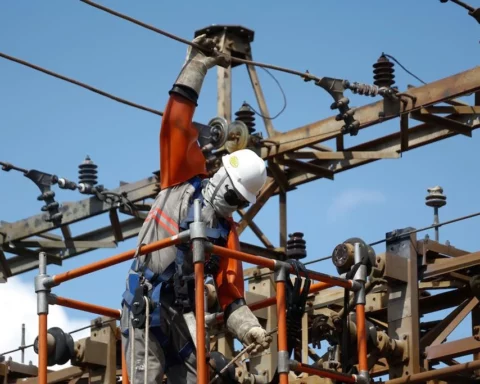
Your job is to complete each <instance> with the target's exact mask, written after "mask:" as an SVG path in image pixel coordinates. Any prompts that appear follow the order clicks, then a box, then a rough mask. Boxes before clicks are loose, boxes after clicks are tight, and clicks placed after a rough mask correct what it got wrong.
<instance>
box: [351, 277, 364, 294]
mask: <svg viewBox="0 0 480 384" xmlns="http://www.w3.org/2000/svg"><path fill="white" fill-rule="evenodd" d="M363 286H364V285H363V284H362V283H361V282H359V281H355V280H352V288H350V289H351V290H352V291H353V292H358V291H360V290H361V289H362V287H363Z"/></svg>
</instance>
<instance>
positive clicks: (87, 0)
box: [80, 0, 321, 81]
mask: <svg viewBox="0 0 480 384" xmlns="http://www.w3.org/2000/svg"><path fill="white" fill-rule="evenodd" d="M80 1H81V2H82V3H85V4H88V5H90V6H92V7H94V8H97V9H100V10H102V11H104V12H107V13H110V14H111V15H114V16H117V17H119V18H121V19H124V20H127V21H130V22H131V23H134V24H137V25H139V26H141V27H143V28H146V29H149V30H150V31H153V32H156V33H158V34H160V35H163V36H166V37H169V38H170V39H173V40H176V41H179V42H181V43H183V44H187V45H190V46H191V47H194V48H196V49H198V50H200V51H203V52H211V50H209V49H207V48H205V47H203V46H201V45H198V44H195V43H193V42H191V41H189V40H187V39H184V38H182V37H179V36H177V35H174V34H173V33H169V32H167V31H164V30H163V29H160V28H157V27H154V26H153V25H149V24H147V23H144V22H143V21H140V20H137V19H134V18H133V17H130V16H128V15H125V14H123V13H120V12H117V11H115V10H113V9H111V8H107V7H104V6H103V5H100V4H97V3H94V2H93V1H90V0H80ZM230 60H231V61H233V62H237V63H242V64H247V65H254V66H256V67H263V68H269V69H273V70H275V71H280V72H286V73H290V74H292V75H297V76H300V77H302V78H303V79H304V80H314V81H320V80H321V78H319V77H317V76H314V75H312V74H310V73H309V72H300V71H295V70H293V69H289V68H284V67H280V66H277V65H272V64H265V63H259V62H257V61H251V60H245V59H240V58H238V57H230Z"/></svg>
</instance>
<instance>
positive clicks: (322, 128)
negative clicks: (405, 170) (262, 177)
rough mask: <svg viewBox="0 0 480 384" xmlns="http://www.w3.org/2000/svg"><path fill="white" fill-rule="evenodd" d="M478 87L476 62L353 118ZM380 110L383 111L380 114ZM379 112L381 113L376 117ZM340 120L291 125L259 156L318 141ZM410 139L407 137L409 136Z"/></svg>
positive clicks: (368, 118)
mask: <svg viewBox="0 0 480 384" xmlns="http://www.w3.org/2000/svg"><path fill="white" fill-rule="evenodd" d="M477 90H480V66H477V67H475V68H472V69H470V70H467V71H464V72H461V73H458V74H456V75H453V76H450V77H446V78H444V79H441V80H438V81H435V82H432V83H429V84H427V85H424V86H421V87H418V88H412V89H409V90H408V91H407V92H406V93H407V94H409V95H410V96H412V97H413V98H414V99H415V101H413V99H411V98H409V97H405V100H406V103H407V104H406V105H405V106H404V107H403V108H401V107H400V104H402V103H399V106H398V108H396V110H394V111H393V112H391V113H388V110H389V109H395V108H392V107H391V105H390V106H389V105H388V103H389V101H388V100H380V101H378V102H376V103H372V104H369V105H366V106H363V107H359V108H357V109H356V110H355V119H356V120H357V121H359V123H360V127H361V128H366V127H369V126H371V125H374V124H377V123H380V122H383V121H386V120H390V119H393V118H395V117H398V116H399V115H400V113H406V112H412V111H414V110H417V109H420V108H421V107H424V106H429V105H433V104H437V103H440V102H442V101H445V100H449V99H453V98H455V97H459V96H462V95H465V94H469V93H472V92H475V91H477ZM382 114H383V115H382ZM380 116H381V117H380ZM342 126H343V121H336V120H335V117H334V116H332V117H329V118H327V119H324V120H320V121H317V122H314V123H311V124H307V125H305V126H302V127H299V128H296V129H293V130H291V131H288V132H286V133H283V134H280V135H275V136H273V137H271V139H272V140H274V141H276V142H278V143H279V144H278V145H275V146H269V147H266V148H263V149H262V157H264V158H267V157H271V156H275V155H279V154H282V153H286V152H290V151H294V150H297V149H299V148H302V147H306V146H309V145H312V144H316V143H320V142H322V141H327V140H330V139H333V138H335V137H337V136H339V135H342V132H341V128H342ZM409 141H410V140H409Z"/></svg>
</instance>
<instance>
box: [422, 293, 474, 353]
mask: <svg viewBox="0 0 480 384" xmlns="http://www.w3.org/2000/svg"><path fill="white" fill-rule="evenodd" d="M477 305H478V299H477V298H476V297H474V298H473V299H468V300H465V302H463V303H462V304H461V305H459V306H458V307H457V308H455V309H454V310H453V311H452V312H451V313H450V314H449V315H448V316H447V317H445V318H444V319H443V320H442V321H441V322H440V323H438V324H437V325H436V326H435V327H433V328H432V329H431V330H430V331H429V332H428V333H427V334H426V335H425V336H423V337H422V338H421V339H420V349H421V350H423V349H424V348H425V347H427V346H435V345H439V344H440V343H442V342H443V341H444V340H445V339H446V338H447V337H448V335H450V334H451V333H452V332H453V331H454V330H455V328H457V326H458V325H459V324H460V323H461V322H462V321H463V320H464V319H465V317H466V316H467V315H468V314H469V313H470V312H471V311H472V309H473V308H475V307H476V306H477Z"/></svg>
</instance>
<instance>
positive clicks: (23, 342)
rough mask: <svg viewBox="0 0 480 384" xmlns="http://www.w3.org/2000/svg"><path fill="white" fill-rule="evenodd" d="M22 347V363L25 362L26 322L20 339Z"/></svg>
mask: <svg viewBox="0 0 480 384" xmlns="http://www.w3.org/2000/svg"><path fill="white" fill-rule="evenodd" d="M20 347H21V349H22V364H23V363H25V324H22V339H21V340H20Z"/></svg>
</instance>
